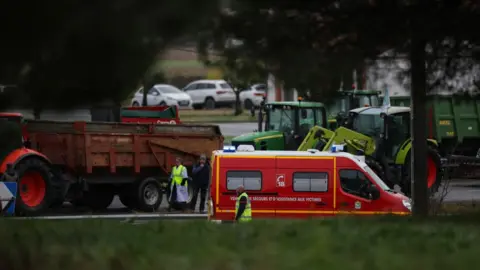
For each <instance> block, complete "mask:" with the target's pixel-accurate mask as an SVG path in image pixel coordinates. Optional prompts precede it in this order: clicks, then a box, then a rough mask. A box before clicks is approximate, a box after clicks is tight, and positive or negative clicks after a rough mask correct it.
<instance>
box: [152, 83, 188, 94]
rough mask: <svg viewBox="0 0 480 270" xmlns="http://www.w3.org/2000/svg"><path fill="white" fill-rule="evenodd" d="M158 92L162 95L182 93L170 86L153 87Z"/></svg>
mask: <svg viewBox="0 0 480 270" xmlns="http://www.w3.org/2000/svg"><path fill="white" fill-rule="evenodd" d="M155 88H156V89H157V90H158V91H160V92H161V93H162V94H178V93H183V92H182V91H180V89H178V88H176V87H174V86H171V85H162V86H157V87H155Z"/></svg>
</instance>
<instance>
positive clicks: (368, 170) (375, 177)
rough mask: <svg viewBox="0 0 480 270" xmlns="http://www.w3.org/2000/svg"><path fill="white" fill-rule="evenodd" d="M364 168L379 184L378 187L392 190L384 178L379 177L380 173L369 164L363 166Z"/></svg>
mask: <svg viewBox="0 0 480 270" xmlns="http://www.w3.org/2000/svg"><path fill="white" fill-rule="evenodd" d="M363 169H364V170H365V171H366V172H367V173H368V174H369V175H370V176H371V177H372V179H373V181H374V182H375V184H376V185H377V187H379V188H381V189H383V190H390V188H389V187H388V186H387V184H385V183H384V182H383V180H382V179H381V178H380V177H378V175H377V174H376V173H375V172H374V171H373V170H372V169H371V168H370V167H368V166H365V167H363Z"/></svg>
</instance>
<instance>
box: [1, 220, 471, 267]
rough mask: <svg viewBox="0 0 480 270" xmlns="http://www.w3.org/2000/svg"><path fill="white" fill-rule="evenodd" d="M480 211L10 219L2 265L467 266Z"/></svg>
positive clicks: (3, 232)
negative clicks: (131, 220) (230, 220)
mask: <svg viewBox="0 0 480 270" xmlns="http://www.w3.org/2000/svg"><path fill="white" fill-rule="evenodd" d="M479 223H480V222H478V218H477V217H469V218H458V217H445V218H435V219H431V220H427V221H417V220H413V219H411V218H401V217H400V218H394V217H382V218H365V217H363V218H335V219H331V220H308V221H278V220H271V221H255V222H252V224H247V225H235V226H233V225H216V224H208V223H206V222H204V221H195V222H191V221H168V222H167V221H163V222H150V223H148V224H143V225H132V224H127V223H120V222H118V221H94V220H86V221H18V220H3V221H1V222H0V227H1V228H0V234H1V237H0V239H1V241H2V245H1V249H0V269H8V270H33V269H35V270H57V269H58V270H70V269H72V270H89V269H92V270H99V269H112V270H113V269H115V270H124V269H125V270H127V269H135V270H143V269H155V270H159V269H172V270H190V269H195V270H207V269H208V270H210V269H211V270H240V269H248V270H282V269H328V270H335V269H339V270H349V269H358V270H360V269H362V270H363V269H365V270H367V269H368V270H376V269H388V270H395V269H401V270H405V269H422V270H429V269H435V270H442V269H467V268H471V267H472V266H474V265H476V264H477V257H478V251H479V249H477V248H475V247H476V246H478V242H479V241H480V227H479V226H478V225H479Z"/></svg>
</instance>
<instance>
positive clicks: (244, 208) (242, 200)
mask: <svg viewBox="0 0 480 270" xmlns="http://www.w3.org/2000/svg"><path fill="white" fill-rule="evenodd" d="M251 220H252V205H251V203H250V199H249V198H248V194H247V193H246V192H245V187H244V186H239V187H238V188H237V202H236V204H235V222H242V223H243V222H248V221H251Z"/></svg>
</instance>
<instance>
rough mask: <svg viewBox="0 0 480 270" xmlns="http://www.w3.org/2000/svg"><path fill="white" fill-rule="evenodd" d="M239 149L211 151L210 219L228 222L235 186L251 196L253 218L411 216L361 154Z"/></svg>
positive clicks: (407, 206) (407, 201)
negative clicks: (351, 215)
mask: <svg viewBox="0 0 480 270" xmlns="http://www.w3.org/2000/svg"><path fill="white" fill-rule="evenodd" d="M242 146H243V145H242ZM242 146H239V148H238V150H235V149H234V148H233V146H232V149H228V147H227V148H226V149H224V150H223V151H222V150H219V151H214V152H213V156H212V159H211V160H212V177H211V184H210V199H209V207H208V214H209V219H210V220H214V221H218V220H219V221H231V220H233V218H234V213H235V201H236V199H237V197H236V193H235V190H236V188H237V187H238V186H240V185H243V186H244V187H245V190H246V191H247V194H248V196H249V198H250V201H251V205H252V214H253V218H254V219H255V218H307V217H315V216H334V215H339V214H347V215H350V214H353V215H374V214H397V215H409V214H410V212H411V201H410V199H409V198H408V197H406V196H404V195H402V194H400V193H397V192H395V191H393V190H391V189H389V188H388V186H387V185H386V184H385V183H384V182H383V181H382V180H381V179H380V178H379V177H378V176H377V175H376V174H375V173H374V172H373V171H372V169H370V167H368V166H367V164H366V163H365V162H364V157H362V156H354V155H352V154H349V153H345V152H320V151H318V150H309V151H305V152H297V151H254V150H253V148H249V147H247V146H245V148H248V149H247V150H245V149H241V148H242Z"/></svg>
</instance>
